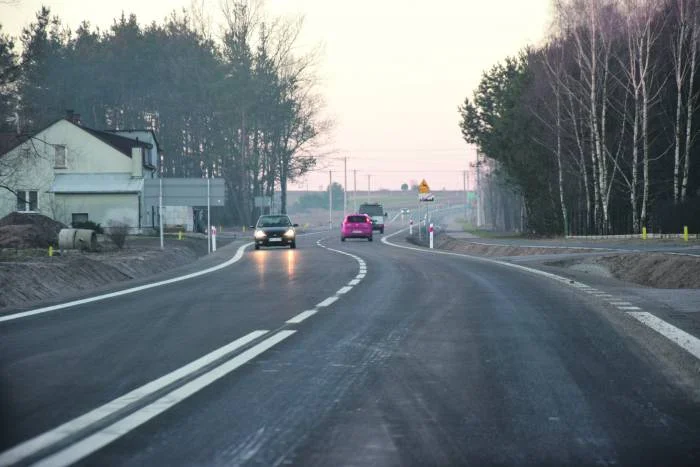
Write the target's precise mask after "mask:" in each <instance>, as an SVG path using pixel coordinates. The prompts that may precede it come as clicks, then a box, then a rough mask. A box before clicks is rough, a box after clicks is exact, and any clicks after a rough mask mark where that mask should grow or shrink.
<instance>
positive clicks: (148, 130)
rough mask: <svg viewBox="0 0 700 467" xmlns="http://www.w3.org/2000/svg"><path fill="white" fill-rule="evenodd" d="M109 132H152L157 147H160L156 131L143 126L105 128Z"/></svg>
mask: <svg viewBox="0 0 700 467" xmlns="http://www.w3.org/2000/svg"><path fill="white" fill-rule="evenodd" d="M104 131H105V132H107V133H150V134H151V136H152V137H153V141H155V142H156V147H157V148H160V143H159V142H158V138H156V132H155V131H153V130H150V129H146V128H142V129H138V128H126V129H123V130H104Z"/></svg>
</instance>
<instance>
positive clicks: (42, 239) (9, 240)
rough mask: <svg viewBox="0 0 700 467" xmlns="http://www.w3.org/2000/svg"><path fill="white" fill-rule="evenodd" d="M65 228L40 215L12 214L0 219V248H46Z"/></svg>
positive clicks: (54, 243) (53, 242)
mask: <svg viewBox="0 0 700 467" xmlns="http://www.w3.org/2000/svg"><path fill="white" fill-rule="evenodd" d="M65 228H66V226H65V225H63V224H61V223H60V222H57V221H55V220H53V219H51V218H50V217H46V216H43V215H41V214H24V213H20V212H13V213H10V214H8V215H7V216H5V217H3V218H2V219H0V248H47V247H48V246H49V245H57V244H58V232H60V230H61V229H65Z"/></svg>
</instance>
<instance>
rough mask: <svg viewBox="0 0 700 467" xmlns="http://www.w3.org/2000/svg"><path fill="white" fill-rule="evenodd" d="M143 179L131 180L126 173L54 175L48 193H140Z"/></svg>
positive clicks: (129, 175)
mask: <svg viewBox="0 0 700 467" xmlns="http://www.w3.org/2000/svg"><path fill="white" fill-rule="evenodd" d="M142 191H143V178H132V177H131V174H128V173H82V174H56V177H55V178H54V181H53V184H52V185H51V188H50V189H49V192H50V193H63V194H89V193H92V194H97V193H100V194H105V193H140V192H142Z"/></svg>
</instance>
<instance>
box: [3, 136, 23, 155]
mask: <svg viewBox="0 0 700 467" xmlns="http://www.w3.org/2000/svg"><path fill="white" fill-rule="evenodd" d="M28 139H29V135H22V134H20V135H18V134H17V133H15V132H14V131H13V132H8V133H0V156H2V155H3V154H7V153H8V152H10V151H11V150H13V149H14V148H16V147H17V146H19V145H20V144H22V143H24V142H25V141H27V140H28Z"/></svg>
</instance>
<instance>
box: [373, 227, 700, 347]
mask: <svg viewBox="0 0 700 467" xmlns="http://www.w3.org/2000/svg"><path fill="white" fill-rule="evenodd" d="M406 230H407V229H401V230H397V231H396V232H394V233H392V234H390V235H387V236H386V237H382V243H384V244H385V245H389V246H393V247H394V248H402V249H405V250H413V251H419V252H421V253H432V254H438V255H445V256H456V257H461V258H467V259H471V260H473V261H476V262H483V263H491V264H499V265H501V266H505V267H508V268H512V269H517V270H520V271H523V272H529V273H531V274H535V275H538V276H543V277H547V278H549V279H553V280H555V281H557V282H560V283H563V284H566V285H569V286H571V285H575V284H572V281H571V279H568V278H566V277H562V276H557V275H556V274H552V273H549V272H545V271H540V270H538V269H533V268H528V267H526V266H522V265H520V264H514V263H508V262H506V261H498V260H495V259H490V258H483V257H479V256H472V255H465V254H461V253H453V252H449V251H439V250H438V251H436V250H428V249H425V248H415V247H410V246H404V245H397V244H396V243H391V242H389V239H390V238H392V237H394V236H396V235H399V234H400V233H401V232H404V231H406ZM594 290H595V289H594ZM586 291H587V290H586ZM630 305H631V304H630ZM626 314H628V315H630V316H634V317H635V318H637V320H639V321H640V322H642V323H643V324H646V325H647V326H648V327H650V328H651V329H653V330H655V331H657V332H659V333H661V334H662V335H664V336H666V337H668V338H669V339H671V340H672V341H673V342H675V343H676V344H678V345H679V346H680V347H681V348H683V349H685V350H687V351H688V352H690V353H691V354H692V355H693V356H694V357H696V358H698V359H700V339H698V338H696V337H695V336H692V335H690V334H688V333H687V332H685V331H683V330H681V329H678V328H677V327H675V326H673V325H671V324H669V323H667V322H666V321H664V320H662V319H660V318H657V317H656V316H654V315H652V314H651V313H647V312H633V311H628V312H626ZM647 315H648V316H647ZM650 323H654V325H653V326H652V324H650ZM659 329H663V330H666V332H668V333H669V334H670V335H671V336H682V337H683V339H685V342H687V344H683V343H681V342H680V341H679V340H678V338H674V337H669V335H668V334H667V333H665V332H661V331H660V330H659Z"/></svg>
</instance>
